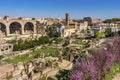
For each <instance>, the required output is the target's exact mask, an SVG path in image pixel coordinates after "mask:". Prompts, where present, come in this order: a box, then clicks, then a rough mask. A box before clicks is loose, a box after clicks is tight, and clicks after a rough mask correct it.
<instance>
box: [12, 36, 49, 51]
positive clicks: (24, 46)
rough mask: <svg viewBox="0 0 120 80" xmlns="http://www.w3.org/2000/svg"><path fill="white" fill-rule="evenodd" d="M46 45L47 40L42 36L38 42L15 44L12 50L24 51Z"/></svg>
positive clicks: (30, 41)
mask: <svg viewBox="0 0 120 80" xmlns="http://www.w3.org/2000/svg"><path fill="white" fill-rule="evenodd" d="M47 43H49V38H48V37H47V36H42V37H40V38H39V39H38V40H29V41H25V42H24V43H19V44H15V45H14V46H13V50H14V51H20V50H26V49H29V48H33V47H35V46H38V45H42V44H47Z"/></svg>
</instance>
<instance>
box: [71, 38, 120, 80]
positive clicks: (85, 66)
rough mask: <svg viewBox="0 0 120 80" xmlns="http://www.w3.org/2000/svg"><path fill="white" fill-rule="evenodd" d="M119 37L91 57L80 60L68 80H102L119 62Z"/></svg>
mask: <svg viewBox="0 0 120 80" xmlns="http://www.w3.org/2000/svg"><path fill="white" fill-rule="evenodd" d="M119 46H120V37H116V38H115V39H114V40H113V41H111V43H109V44H107V46H106V49H100V50H97V51H96V52H95V53H94V54H93V56H92V57H89V58H87V59H80V60H79V61H78V63H77V64H76V65H75V66H74V67H73V70H72V71H73V73H72V75H71V77H70V80H103V79H104V78H105V76H107V75H106V74H108V73H109V72H110V70H111V67H112V66H113V65H114V64H115V63H116V62H119V61H120V59H119V58H120V47H119Z"/></svg>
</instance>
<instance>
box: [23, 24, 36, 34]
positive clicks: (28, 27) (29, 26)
mask: <svg viewBox="0 0 120 80" xmlns="http://www.w3.org/2000/svg"><path fill="white" fill-rule="evenodd" d="M34 27H35V26H34V24H33V23H32V22H26V23H25V25H24V33H25V34H30V33H34Z"/></svg>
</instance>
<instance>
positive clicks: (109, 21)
mask: <svg viewBox="0 0 120 80" xmlns="http://www.w3.org/2000/svg"><path fill="white" fill-rule="evenodd" d="M117 21H120V18H112V19H106V20H104V21H103V22H104V23H112V22H117Z"/></svg>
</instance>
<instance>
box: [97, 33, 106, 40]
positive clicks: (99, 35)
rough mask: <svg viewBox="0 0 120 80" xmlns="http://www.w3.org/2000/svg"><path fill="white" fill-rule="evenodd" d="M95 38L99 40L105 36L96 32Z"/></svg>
mask: <svg viewBox="0 0 120 80" xmlns="http://www.w3.org/2000/svg"><path fill="white" fill-rule="evenodd" d="M95 37H96V38H97V39H100V38H104V37H105V34H104V33H103V32H96V33H95Z"/></svg>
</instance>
